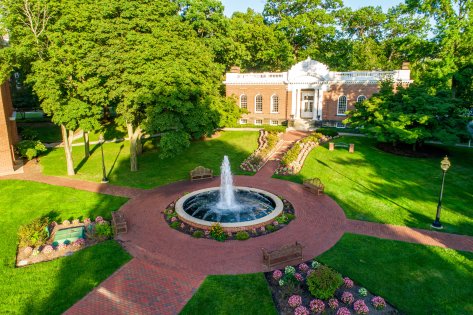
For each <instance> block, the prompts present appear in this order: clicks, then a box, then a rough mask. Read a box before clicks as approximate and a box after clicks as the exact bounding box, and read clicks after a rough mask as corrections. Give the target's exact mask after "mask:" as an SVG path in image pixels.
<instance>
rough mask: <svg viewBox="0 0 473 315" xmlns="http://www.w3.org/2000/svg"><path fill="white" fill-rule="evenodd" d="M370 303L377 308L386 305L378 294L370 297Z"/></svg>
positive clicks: (380, 308)
mask: <svg viewBox="0 0 473 315" xmlns="http://www.w3.org/2000/svg"><path fill="white" fill-rule="evenodd" d="M371 304H373V307H374V308H375V309H377V310H382V309H384V308H385V307H386V301H385V300H384V299H383V298H382V297H380V296H375V297H374V298H372V299H371Z"/></svg>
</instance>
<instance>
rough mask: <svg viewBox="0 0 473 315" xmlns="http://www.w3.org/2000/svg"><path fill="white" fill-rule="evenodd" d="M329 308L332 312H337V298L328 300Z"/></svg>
mask: <svg viewBox="0 0 473 315" xmlns="http://www.w3.org/2000/svg"><path fill="white" fill-rule="evenodd" d="M328 306H329V307H330V308H331V309H332V310H336V309H337V308H338V300H337V299H335V298H333V299H330V300H328Z"/></svg>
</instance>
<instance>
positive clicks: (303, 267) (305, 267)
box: [297, 263, 309, 273]
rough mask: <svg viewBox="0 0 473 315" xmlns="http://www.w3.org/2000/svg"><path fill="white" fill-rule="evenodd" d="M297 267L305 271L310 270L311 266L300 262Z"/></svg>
mask: <svg viewBox="0 0 473 315" xmlns="http://www.w3.org/2000/svg"><path fill="white" fill-rule="evenodd" d="M297 268H299V270H300V271H301V272H303V273H306V272H307V271H309V266H308V265H307V264H306V263H302V264H300V265H299V266H298V267H297Z"/></svg>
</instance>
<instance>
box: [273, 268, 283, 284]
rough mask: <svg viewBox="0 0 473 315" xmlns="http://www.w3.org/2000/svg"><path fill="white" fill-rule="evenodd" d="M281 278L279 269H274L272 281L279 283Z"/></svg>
mask: <svg viewBox="0 0 473 315" xmlns="http://www.w3.org/2000/svg"><path fill="white" fill-rule="evenodd" d="M281 278H282V271H281V270H279V269H276V270H274V271H273V279H274V280H276V281H279V280H280V279H281Z"/></svg>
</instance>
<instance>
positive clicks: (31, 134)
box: [18, 127, 39, 140]
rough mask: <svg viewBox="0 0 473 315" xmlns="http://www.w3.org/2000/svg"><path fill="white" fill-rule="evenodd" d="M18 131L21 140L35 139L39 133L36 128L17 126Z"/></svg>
mask: <svg viewBox="0 0 473 315" xmlns="http://www.w3.org/2000/svg"><path fill="white" fill-rule="evenodd" d="M18 132H19V133H20V135H21V139H23V140H36V139H38V137H39V133H38V132H37V131H36V130H34V129H32V128H28V127H18Z"/></svg>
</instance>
